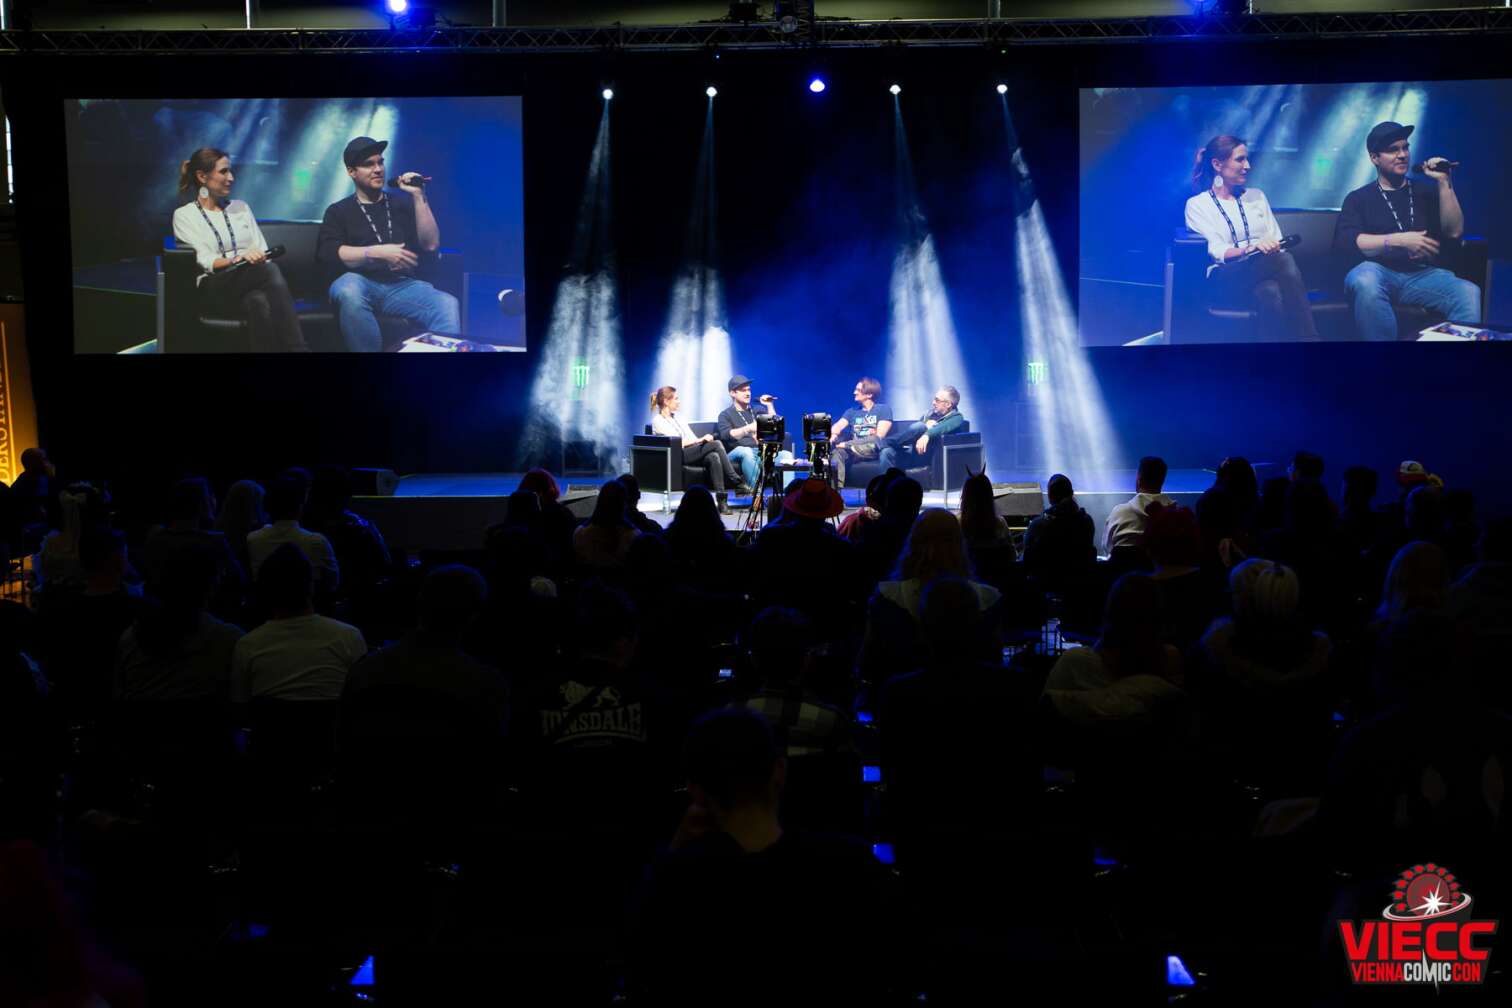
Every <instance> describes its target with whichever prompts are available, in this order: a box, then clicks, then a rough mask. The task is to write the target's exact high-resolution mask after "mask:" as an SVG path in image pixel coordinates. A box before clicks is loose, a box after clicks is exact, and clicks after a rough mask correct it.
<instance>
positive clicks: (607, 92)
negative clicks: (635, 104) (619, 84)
mask: <svg viewBox="0 0 1512 1008" xmlns="http://www.w3.org/2000/svg"><path fill="white" fill-rule="evenodd" d="M600 93H601V94H602V95H603V96H604V101H613V100H614V88H607V87H606V88H604V90H603V91H602V92H600Z"/></svg>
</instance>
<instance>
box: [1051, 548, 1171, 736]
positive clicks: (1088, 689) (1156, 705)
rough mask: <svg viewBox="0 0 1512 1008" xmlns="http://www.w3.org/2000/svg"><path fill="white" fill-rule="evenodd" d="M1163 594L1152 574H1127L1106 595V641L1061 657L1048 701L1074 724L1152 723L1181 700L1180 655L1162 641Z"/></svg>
mask: <svg viewBox="0 0 1512 1008" xmlns="http://www.w3.org/2000/svg"><path fill="white" fill-rule="evenodd" d="M1164 622H1165V620H1164V614H1163V613H1162V612H1161V598H1160V589H1159V587H1158V586H1157V584H1156V582H1155V580H1154V579H1153V578H1151V577H1150V576H1149V575H1148V574H1139V573H1131V574H1125V575H1124V576H1123V577H1121V578H1119V579H1118V581H1117V582H1115V583H1114V585H1113V588H1112V590H1111V591H1109V592H1108V605H1107V609H1106V610H1105V613H1104V616H1103V627H1102V635H1101V636H1100V637H1099V638H1098V639H1097V643H1096V644H1095V645H1093V646H1092V647H1089V648H1074V649H1072V650H1069V651H1067V652H1065V653H1064V654H1062V655H1061V656H1060V658H1058V659H1057V660H1056V662H1055V665H1054V666H1053V667H1052V668H1051V669H1050V677H1049V679H1048V680H1047V681H1046V682H1045V696H1046V697H1048V698H1049V699H1050V701H1051V702H1052V703H1053V704H1054V705H1055V708H1056V710H1058V711H1059V712H1060V714H1061V716H1063V717H1064V718H1066V719H1067V720H1068V721H1071V722H1073V723H1083V724H1092V723H1096V722H1099V721H1120V720H1131V719H1137V720H1148V719H1152V718H1153V717H1154V716H1155V715H1156V714H1157V713H1158V712H1159V711H1160V710H1161V708H1163V707H1167V706H1170V705H1171V704H1172V703H1173V702H1174V701H1175V700H1176V699H1177V698H1179V697H1180V695H1181V690H1180V684H1181V682H1182V658H1181V652H1180V651H1179V650H1177V649H1176V648H1175V647H1173V646H1171V645H1170V644H1166V643H1164V642H1163V641H1162V639H1161V631H1160V628H1161V626H1162V625H1164Z"/></svg>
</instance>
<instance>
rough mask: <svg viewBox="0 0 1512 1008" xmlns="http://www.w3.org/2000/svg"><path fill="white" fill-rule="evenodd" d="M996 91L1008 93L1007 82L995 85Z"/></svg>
mask: <svg viewBox="0 0 1512 1008" xmlns="http://www.w3.org/2000/svg"><path fill="white" fill-rule="evenodd" d="M997 93H998V94H1007V93H1008V85H1007V84H999V85H998V86H997Z"/></svg>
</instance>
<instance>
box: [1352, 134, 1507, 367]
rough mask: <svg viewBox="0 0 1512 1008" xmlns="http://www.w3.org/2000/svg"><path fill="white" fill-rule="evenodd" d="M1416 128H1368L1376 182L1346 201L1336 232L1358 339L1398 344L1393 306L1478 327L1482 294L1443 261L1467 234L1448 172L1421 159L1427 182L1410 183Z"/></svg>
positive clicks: (1445, 164)
mask: <svg viewBox="0 0 1512 1008" xmlns="http://www.w3.org/2000/svg"><path fill="white" fill-rule="evenodd" d="M1416 128H1417V127H1415V126H1411V125H1403V124H1402V123H1399V122H1394V121H1392V120H1387V121H1385V122H1379V123H1376V124H1375V125H1374V126H1373V127H1371V130H1370V132H1369V133H1368V134H1367V135H1366V137H1365V153H1366V154H1367V155H1369V157H1370V163H1371V164H1372V165H1374V166H1375V170H1376V177H1375V178H1374V179H1372V180H1371V181H1370V182H1368V183H1366V184H1365V185H1363V186H1361V187H1360V188H1358V189H1356V190H1354V191H1353V192H1351V193H1349V194H1348V195H1347V196H1345V197H1344V205H1343V206H1342V207H1341V208H1340V210H1339V219H1338V222H1337V223H1336V224H1335V226H1334V249H1335V251H1337V252H1339V253H1342V254H1344V255H1346V256H1350V257H1352V258H1353V259H1354V260H1355V263H1356V264H1355V266H1354V268H1352V269H1351V270H1350V271H1349V274H1348V276H1346V277H1345V278H1344V285H1345V287H1346V288H1348V290H1349V296H1350V299H1351V301H1353V303H1354V322H1355V332H1356V335H1357V337H1358V338H1359V339H1365V340H1380V341H1389V340H1395V339H1397V332H1398V327H1397V315H1396V308H1397V306H1398V305H1416V306H1418V307H1421V308H1426V309H1428V311H1429V312H1430V314H1432V315H1435V316H1437V317H1438V318H1440V319H1448V320H1449V321H1451V322H1463V323H1465V324H1468V325H1478V324H1479V323H1480V318H1481V290H1480V287H1479V286H1477V285H1476V284H1474V283H1471V282H1470V281H1469V280H1462V279H1460V278H1459V277H1457V276H1455V275H1454V273H1453V272H1452V271H1450V270H1449V269H1448V268H1446V267H1445V266H1444V265H1442V264H1441V261H1440V256H1441V255H1442V254H1443V253H1444V252H1446V251H1451V250H1452V249H1453V248H1454V247H1455V246H1457V245H1458V244H1459V242H1460V239H1461V238H1462V237H1463V235H1464V233H1465V213H1464V210H1463V209H1462V208H1461V207H1460V201H1459V195H1458V194H1457V193H1456V192H1455V190H1454V182H1453V179H1452V178H1451V177H1450V174H1449V170H1450V168H1451V167H1453V165H1452V164H1451V163H1450V162H1449V161H1448V160H1447V159H1445V158H1441V157H1429V158H1425V159H1423V160H1422V161H1421V162H1419V164H1418V166H1417V167H1418V170H1419V171H1420V172H1421V173H1422V174H1423V175H1424V176H1426V180H1425V179H1417V180H1414V179H1412V178H1409V177H1408V175H1409V173H1410V171H1411V162H1412V158H1411V143H1410V139H1409V138H1410V137H1411V136H1412V134H1413V131H1414V130H1415V129H1416ZM1414 328H1419V327H1418V326H1414Z"/></svg>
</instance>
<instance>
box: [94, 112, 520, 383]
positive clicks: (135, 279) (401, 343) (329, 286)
mask: <svg viewBox="0 0 1512 1008" xmlns="http://www.w3.org/2000/svg"><path fill="white" fill-rule="evenodd" d="M64 114H65V116H66V120H67V139H68V186H69V217H70V225H71V228H72V231H71V235H72V246H73V263H72V269H73V291H74V351H75V352H76V353H111V354H115V353H158V354H162V353H174V354H188V353H305V352H315V353H393V352H398V353H458V352H496V351H523V350H524V349H525V303H526V292H525V285H524V273H525V261H524V196H523V184H522V170H523V163H522V156H521V155H522V149H521V142H522V127H521V99H520V98H518V97H504V98H498V97H494V98H300V99H291V98H262V99H259V98H239V99H223V100H197V99H160V100H131V101H120V100H115V99H77V100H69V101H67V102H66V103H65V106H64Z"/></svg>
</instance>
